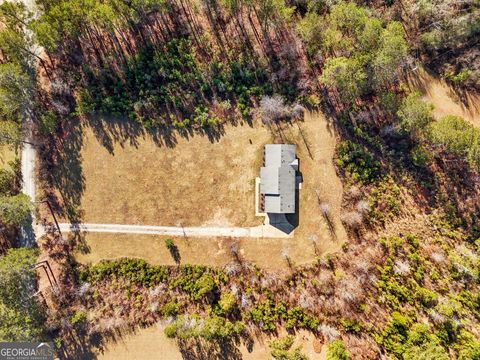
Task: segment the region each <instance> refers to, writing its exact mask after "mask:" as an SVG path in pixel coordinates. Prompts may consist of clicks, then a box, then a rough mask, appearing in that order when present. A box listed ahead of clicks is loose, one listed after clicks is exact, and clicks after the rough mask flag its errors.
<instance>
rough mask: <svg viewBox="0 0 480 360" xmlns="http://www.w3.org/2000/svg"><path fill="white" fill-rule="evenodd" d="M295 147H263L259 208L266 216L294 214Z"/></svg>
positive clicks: (269, 145) (285, 145) (283, 145)
mask: <svg viewBox="0 0 480 360" xmlns="http://www.w3.org/2000/svg"><path fill="white" fill-rule="evenodd" d="M295 151H296V147H295V145H291V144H267V145H265V153H264V163H263V167H261V168H260V191H259V192H260V206H261V208H262V210H263V212H265V213H267V214H293V213H295V189H296V172H297V171H298V159H297V158H296V154H295Z"/></svg>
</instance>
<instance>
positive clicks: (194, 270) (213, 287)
mask: <svg viewBox="0 0 480 360" xmlns="http://www.w3.org/2000/svg"><path fill="white" fill-rule="evenodd" d="M181 271H182V273H181V275H179V276H178V277H176V278H175V279H174V280H173V281H172V282H171V283H170V287H171V288H180V289H182V290H183V291H185V292H186V293H188V294H189V295H190V297H191V298H192V299H193V300H200V299H203V298H209V297H210V295H213V294H214V293H216V292H217V291H218V286H217V284H216V281H215V279H214V274H212V272H211V271H210V270H208V269H207V268H206V267H204V266H188V265H187V266H184V267H182V269H181Z"/></svg>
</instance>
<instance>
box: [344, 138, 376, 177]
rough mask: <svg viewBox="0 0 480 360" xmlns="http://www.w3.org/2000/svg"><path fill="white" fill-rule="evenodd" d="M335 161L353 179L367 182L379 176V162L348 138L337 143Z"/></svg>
mask: <svg viewBox="0 0 480 360" xmlns="http://www.w3.org/2000/svg"><path fill="white" fill-rule="evenodd" d="M336 163H337V165H338V166H339V167H340V168H342V169H343V170H344V171H345V172H346V173H347V174H348V175H349V176H350V177H351V179H352V180H353V181H359V182H363V183H368V182H371V181H373V180H375V179H377V178H378V177H379V176H380V163H379V162H378V161H376V160H375V159H374V157H373V155H372V154H371V153H370V152H369V151H368V150H367V149H366V148H364V147H363V146H361V145H360V144H358V143H355V142H353V141H350V140H347V141H343V142H341V143H340V144H339V145H338V148H337V159H336Z"/></svg>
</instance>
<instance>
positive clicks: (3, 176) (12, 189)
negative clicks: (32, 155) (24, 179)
mask: <svg viewBox="0 0 480 360" xmlns="http://www.w3.org/2000/svg"><path fill="white" fill-rule="evenodd" d="M8 165H9V167H7V168H4V169H0V196H13V195H15V194H18V192H19V191H20V160H14V161H10V162H9V163H8Z"/></svg>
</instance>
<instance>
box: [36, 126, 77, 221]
mask: <svg viewBox="0 0 480 360" xmlns="http://www.w3.org/2000/svg"><path fill="white" fill-rule="evenodd" d="M82 145H83V128H82V126H80V124H79V123H78V124H77V123H76V122H74V121H72V122H70V123H65V124H64V126H63V127H62V128H61V129H60V130H58V132H57V135H56V136H55V138H54V139H52V141H49V142H48V143H46V144H45V146H44V147H43V148H42V153H41V156H42V162H41V165H40V177H41V179H42V181H43V182H44V184H46V185H47V187H48V188H49V189H53V190H54V191H53V192H49V193H47V195H46V198H47V199H48V201H49V202H50V204H51V205H52V208H53V210H54V212H55V213H56V214H58V215H60V216H61V217H66V218H68V219H69V220H70V221H72V222H81V219H82V216H83V213H82V211H81V210H80V203H81V197H82V195H83V192H84V190H85V176H84V174H83V169H82V159H81V152H80V151H81V148H82ZM57 192H58V194H57ZM58 195H60V196H58Z"/></svg>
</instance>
